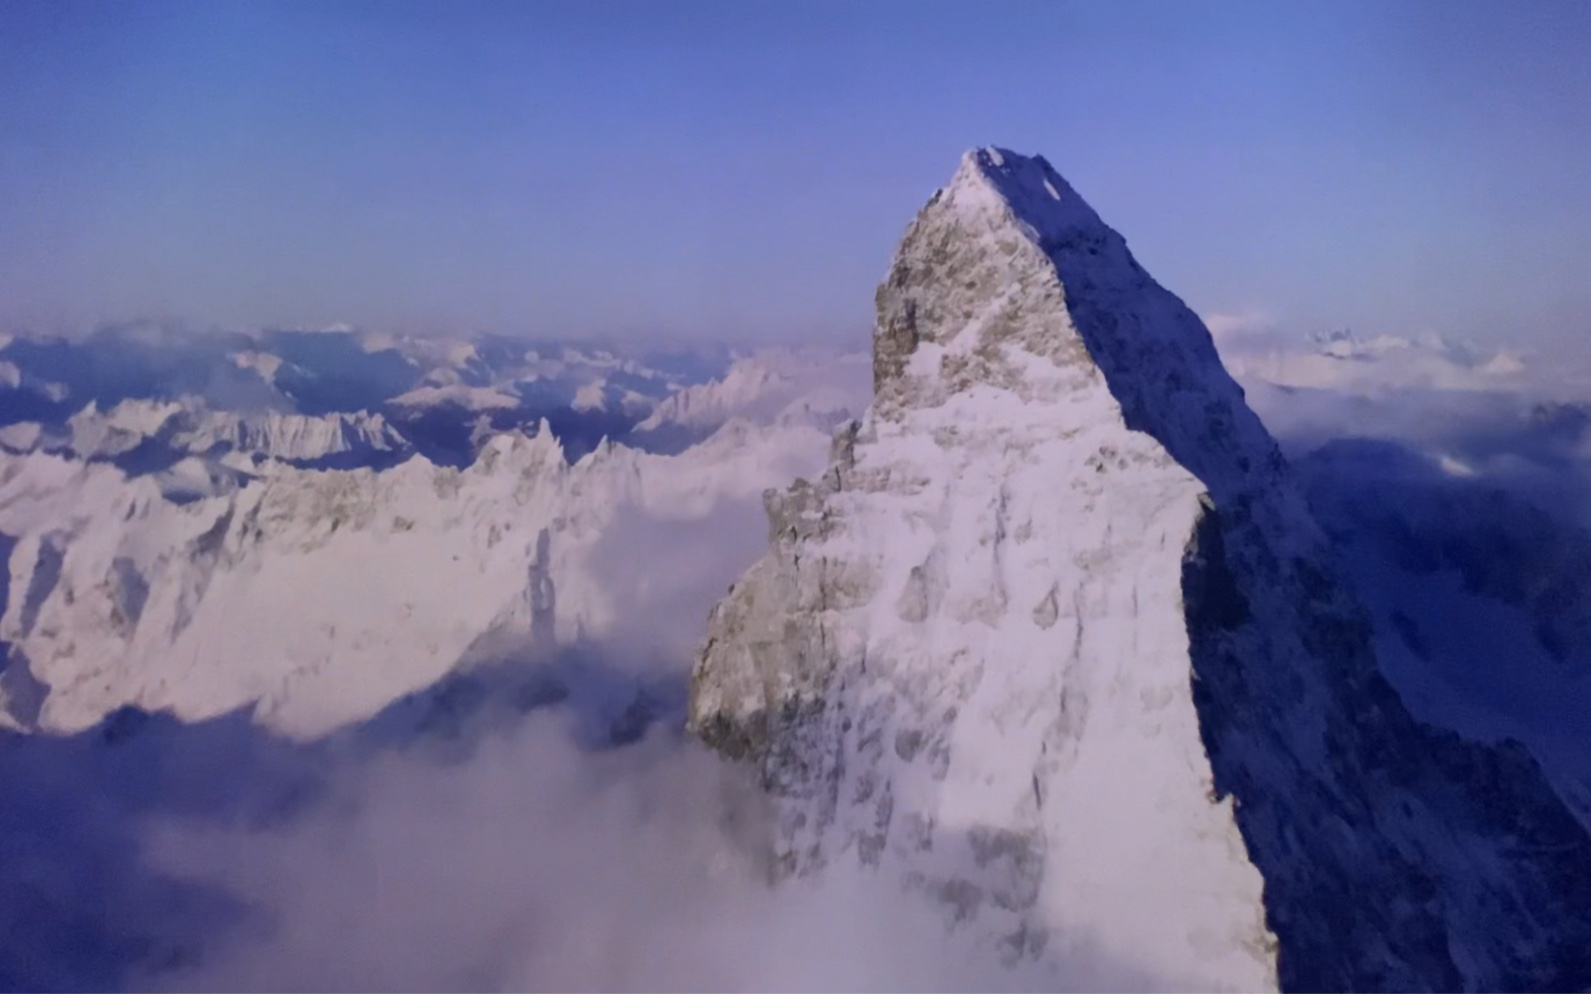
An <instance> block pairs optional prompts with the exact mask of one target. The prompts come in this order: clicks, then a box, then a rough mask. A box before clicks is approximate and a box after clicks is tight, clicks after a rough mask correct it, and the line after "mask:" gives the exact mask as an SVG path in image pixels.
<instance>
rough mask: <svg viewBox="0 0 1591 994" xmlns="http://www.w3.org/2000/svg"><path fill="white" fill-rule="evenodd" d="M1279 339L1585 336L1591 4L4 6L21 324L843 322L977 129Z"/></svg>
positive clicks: (797, 330)
mask: <svg viewBox="0 0 1591 994" xmlns="http://www.w3.org/2000/svg"><path fill="white" fill-rule="evenodd" d="M986 143H995V144H1001V145H1005V146H1008V147H1010V148H1013V149H1016V150H1018V151H1024V152H1042V153H1044V154H1045V155H1046V156H1047V157H1049V159H1050V160H1051V161H1052V162H1053V163H1054V164H1055V165H1056V167H1057V168H1058V169H1060V170H1061V172H1062V173H1064V174H1066V175H1067V176H1068V177H1069V178H1070V179H1071V181H1072V183H1073V184H1074V185H1075V186H1076V187H1077V188H1078V190H1079V191H1080V192H1081V193H1082V194H1083V195H1084V196H1085V197H1087V198H1088V199H1089V200H1090V201H1091V202H1092V203H1093V204H1094V206H1095V207H1096V208H1097V209H1098V210H1099V211H1100V213H1101V214H1102V215H1103V216H1104V217H1105V218H1106V220H1107V221H1109V222H1110V223H1111V224H1113V225H1114V226H1115V227H1116V228H1118V229H1119V230H1121V231H1122V232H1123V233H1124V234H1125V235H1126V236H1127V238H1128V241H1129V242H1130V243H1131V244H1132V246H1133V248H1134V250H1135V251H1136V253H1137V254H1138V256H1139V258H1140V260H1141V261H1142V262H1143V263H1144V264H1145V266H1146V267H1147V268H1148V269H1149V270H1150V271H1151V272H1152V273H1154V274H1155V275H1156V276H1157V277H1158V278H1159V279H1160V281H1161V282H1162V283H1164V284H1166V285H1167V286H1168V287H1170V288H1171V289H1172V290H1174V291H1175V292H1177V293H1179V294H1181V295H1182V296H1183V297H1184V299H1186V300H1187V301H1188V302H1189V303H1190V304H1192V305H1193V306H1194V307H1195V308H1196V309H1199V310H1201V311H1203V312H1207V313H1217V312H1218V313H1223V314H1248V315H1255V316H1258V317H1261V318H1263V319H1264V320H1267V321H1271V322H1274V323H1275V324H1276V325H1278V326H1279V327H1281V328H1283V329H1286V330H1293V331H1299V332H1303V331H1309V330H1314V329H1323V328H1328V327H1339V326H1343V325H1348V326H1352V327H1353V328H1354V329H1355V330H1358V331H1363V332H1365V333H1381V332H1405V333H1426V332H1441V333H1446V334H1449V335H1454V336H1456V337H1471V338H1479V339H1482V340H1509V341H1516V342H1524V343H1527V344H1536V345H1545V344H1549V343H1553V342H1568V341H1576V340H1584V339H1587V338H1591V278H1588V273H1587V268H1588V263H1591V2H1581V0H1529V2H1527V0H1508V2H1504V0H1497V2H1490V3H1483V2H1474V0H1428V2H1419V0H1364V2H1350V0H1331V2H1309V0H1260V2H1238V0H1230V2H1227V0H1211V2H1208V3H1199V2H1194V0H1167V2H1159V3H1156V2H1122V0H1098V2H1086V3H1085V2H1075V3H1074V2H1036V0H1033V2H1004V3H1002V2H996V0H983V2H973V0H966V2H956V3H948V2H934V0H910V2H891V0H857V2H850V3H839V2H818V0H784V2H777V3H776V2H763V0H737V2H728V0H725V2H705V0H704V2H687V0H634V2H616V0H615V2H607V0H577V2H576V0H571V2H533V0H521V2H501V3H484V2H473V3H472V2H464V0H436V2H432V3H417V2H407V0H370V2H353V0H347V2H338V0H300V2H291V0H278V2H263V0H262V2H255V3H242V2H227V0H192V2H133V0H117V2H110V0H105V2H99V3H85V2H78V0H38V2H27V0H3V2H0V326H12V327H16V328H33V329H38V330H46V331H64V330H73V329H79V328H82V327H85V326H88V325H92V324H94V323H97V322H101V321H106V320H121V319H129V318H135V317H141V316H143V317H148V316H160V317H166V318H180V319H185V320H187V321H190V322H193V323H198V324H205V325H208V324H221V325H231V326H237V325H242V326H260V325H321V324H327V323H331V322H338V321H348V322H353V323H356V324H362V325H366V326H371V327H387V328H393V329H397V330H407V331H419V330H427V329H434V330H443V331H463V330H470V329H482V330H496V331H504V332H518V333H527V334H574V335H583V334H589V333H595V334H603V335H609V334H613V335H626V334H634V333H645V332H656V333H666V334H669V335H671V336H673V335H682V334H683V335H702V336H711V337H729V338H735V339H746V338H755V339H759V340H772V339H777V340H786V341H789V340H794V339H798V338H832V337H834V336H836V335H850V336H856V337H857V339H858V340H860V336H861V335H862V334H865V332H866V330H867V328H868V327H869V326H870V323H871V313H870V310H871V300H872V291H873V287H874V284H875V283H876V281H877V280H878V278H879V277H880V276H881V275H882V274H883V272H884V270H885V268H886V266H887V263H888V259H889V254H890V251H891V249H892V247H893V245H894V243H895V241H896V240H897V239H898V238H899V236H900V234H901V231H902V230H903V228H904V227H905V224H906V222H907V221H908V220H909V219H910V217H911V215H912V213H913V212H914V211H915V210H916V209H917V208H918V207H919V206H920V205H921V204H922V202H923V201H924V200H925V199H926V197H927V196H928V195H929V194H930V193H931V192H932V191H933V189H934V188H935V187H936V186H938V185H940V184H941V183H942V182H944V181H945V180H946V179H947V178H948V177H949V175H950V173H951V171H952V170H953V169H954V168H955V165H956V162H957V159H958V156H959V155H960V153H961V152H962V151H963V150H964V149H965V148H967V147H969V146H972V145H976V144H986Z"/></svg>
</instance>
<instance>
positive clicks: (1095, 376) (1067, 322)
mask: <svg viewBox="0 0 1591 994" xmlns="http://www.w3.org/2000/svg"><path fill="white" fill-rule="evenodd" d="M877 303H878V310H879V315H878V324H877V327H876V330H875V332H874V367H873V368H874V386H875V392H876V395H877V398H878V404H877V408H876V412H877V413H878V414H879V415H880V416H883V417H898V416H899V415H900V413H901V412H902V411H904V410H905V409H908V408H917V409H934V408H938V407H941V406H943V405H945V404H946V402H947V400H949V399H950V398H951V397H952V396H955V395H963V399H961V400H959V401H958V402H957V403H954V404H952V405H951V407H952V410H951V411H950V412H949V416H950V417H951V418H953V419H955V420H957V421H965V420H966V419H967V418H968V417H969V415H971V416H973V417H974V419H975V418H976V415H977V413H978V411H979V410H980V409H981V408H983V407H986V406H987V403H988V401H987V400H977V399H976V398H972V397H970V395H972V394H976V395H977V396H979V397H984V398H988V397H992V396H997V395H999V394H1002V393H1008V394H1014V395H1015V399H1017V400H1020V402H1021V403H1020V405H1019V408H1020V409H1017V408H1018V405H1012V406H1013V410H1011V411H1006V412H1003V413H1001V414H999V415H998V417H999V418H1000V420H1001V422H1002V423H1003V424H1007V425H1009V424H1010V418H1011V417H1013V416H1015V417H1024V416H1025V417H1028V418H1030V419H1032V420H1034V421H1035V422H1036V423H1050V424H1053V423H1054V421H1053V419H1054V417H1055V414H1054V411H1053V410H1045V407H1046V406H1048V405H1054V404H1065V405H1071V404H1073V403H1075V401H1076V400H1077V398H1078V396H1079V395H1080V394H1085V393H1088V392H1090V391H1092V390H1095V389H1097V388H1098V387H1099V386H1100V385H1101V384H1103V386H1104V388H1105V389H1106V390H1107V391H1108V393H1109V395H1110V402H1107V403H1106V404H1105V409H1102V410H1101V411H1100V412H1099V413H1100V415H1101V416H1105V417H1109V418H1111V419H1112V420H1119V421H1120V422H1122V423H1124V424H1125V425H1126V426H1127V427H1128V428H1130V429H1133V430H1135V431H1143V432H1146V433H1147V434H1149V435H1151V436H1153V437H1154V438H1155V439H1156V440H1157V441H1158V442H1160V444H1161V445H1163V446H1164V447H1165V448H1166V449H1167V450H1168V451H1169V452H1170V454H1171V455H1172V456H1173V457H1174V458H1175V459H1176V460H1177V461H1178V462H1179V463H1181V464H1182V465H1183V466H1184V467H1186V468H1187V469H1189V470H1190V471H1192V472H1193V473H1194V474H1195V475H1196V476H1198V477H1199V478H1200V479H1201V480H1202V481H1203V482H1204V483H1205V485H1206V486H1209V487H1212V488H1220V489H1222V490H1229V489H1232V488H1233V487H1244V486H1245V485H1247V484H1253V483H1263V482H1265V481H1266V480H1268V479H1270V478H1271V477H1273V476H1274V475H1275V473H1276V472H1277V471H1278V468H1279V466H1280V462H1281V460H1280V455H1279V453H1278V451H1277V448H1276V445H1275V443H1274V442H1273V441H1272V440H1271V438H1270V436H1269V434H1268V433H1267V432H1266V431H1265V428H1264V427H1263V425H1262V424H1261V423H1260V421H1259V419H1258V418H1257V417H1256V416H1255V415H1254V413H1253V412H1252V411H1250V410H1249V409H1248V407H1247V405H1246V404H1244V402H1243V391H1242V389H1241V388H1240V387H1239V386H1238V384H1237V383H1236V381H1234V380H1233V379H1232V377H1231V376H1230V375H1229V374H1228V373H1227V371H1226V369H1225V367H1224V366H1223V365H1222V364H1221V359H1220V356H1219V354H1218V353H1217V352H1216V348H1215V343H1214V341H1213V339H1212V338H1211V337H1210V333H1209V332H1208V331H1207V330H1206V329H1205V327H1204V325H1203V323H1202V322H1201V321H1200V320H1199V318H1198V316H1197V315H1196V314H1194V313H1193V311H1192V310H1190V309H1189V308H1188V307H1187V306H1186V305H1185V304H1183V302H1182V301H1181V300H1180V299H1179V298H1177V297H1176V296H1175V295H1174V294H1172V293H1170V292H1168V291H1167V290H1165V289H1164V288H1163V287H1161V286H1160V285H1159V284H1158V283H1156V282H1155V281H1154V280H1153V279H1151V278H1150V277H1149V275H1148V274H1147V273H1146V272H1144V270H1143V268H1142V267H1141V266H1139V265H1138V262H1137V260H1135V259H1134V258H1133V256H1132V253H1131V252H1130V251H1129V250H1128V248H1127V243H1126V240H1125V239H1123V238H1122V236H1121V235H1120V234H1118V233H1117V232H1116V231H1114V230H1113V229H1111V228H1110V227H1109V226H1108V225H1106V224H1105V223H1104V221H1102V220H1101V219H1100V217H1099V215H1098V214H1096V213H1095V212H1094V210H1093V208H1091V207H1090V206H1088V204H1087V202H1086V201H1084V200H1083V198H1082V197H1081V196H1079V195H1078V194H1077V192H1076V191H1075V190H1073V189H1072V187H1071V186H1070V184H1068V183H1067V182H1066V180H1065V179H1063V178H1062V177H1061V176H1060V174H1059V173H1057V172H1056V171H1055V170H1054V169H1053V168H1052V167H1051V166H1050V164H1049V163H1048V162H1046V161H1045V160H1044V159H1043V158H1042V157H1038V156H1035V157H1031V158H1030V157H1026V156H1021V155H1017V154H1016V153H1014V152H1008V151H1005V150H1003V149H995V148H984V149H977V150H974V151H971V152H968V153H967V154H966V156H964V157H963V159H962V162H961V167H960V169H958V170H957V172H956V175H955V177H954V178H953V179H952V180H951V182H950V184H949V185H948V186H946V187H945V188H943V189H942V190H940V191H939V192H938V193H936V194H935V195H934V197H933V198H932V199H930V201H929V202H928V204H927V206H925V207H924V208H923V210H922V211H921V212H920V213H919V214H918V216H917V218H916V220H914V221H913V222H912V224H911V226H910V227H909V228H908V229H907V232H906V235H905V237H904V238H903V240H902V242H901V245H900V248H899V250H898V251H897V253H896V256H895V260H894V263H893V265H892V267H891V270H890V272H889V275H888V276H887V277H886V278H885V281H884V283H883V285H882V286H880V288H879V292H878V297H877ZM1023 411H1025V412H1026V414H1025V415H1024V414H1023V413H1022V412H1023ZM1069 427H1071V428H1074V429H1075V428H1076V427H1078V426H1077V425H1075V424H1073V425H1070V426H1069ZM1251 477H1254V479H1251Z"/></svg>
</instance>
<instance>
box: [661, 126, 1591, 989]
mask: <svg viewBox="0 0 1591 994" xmlns="http://www.w3.org/2000/svg"><path fill="white" fill-rule="evenodd" d="M877 305H878V321H877V326H876V330H875V335H874V356H873V365H874V382H875V401H874V404H873V407H872V408H871V409H870V410H869V412H868V414H867V415H866V416H865V417H864V418H863V419H862V420H861V421H860V422H859V423H856V424H853V425H851V426H849V427H848V428H847V429H845V430H842V432H841V433H840V434H839V435H838V436H837V438H836V441H835V445H834V451H833V456H832V462H831V465H830V467H829V469H828V471H827V472H826V473H824V474H823V476H822V477H820V478H819V479H818V480H817V481H816V482H814V483H807V482H804V481H803V482H798V483H797V484H796V486H794V487H793V488H791V489H790V490H789V491H787V492H785V493H776V494H772V495H770V497H769V499H768V512H769V517H770V543H771V547H770V549H769V551H768V553H767V555H766V556H765V557H764V558H763V559H762V560H761V561H760V562H759V563H758V564H756V565H755V566H753V567H752V568H751V570H749V571H748V572H747V573H746V574H745V575H744V576H743V577H742V578H741V580H740V581H739V582H738V583H737V584H736V585H735V587H734V588H732V590H731V592H730V594H729V596H728V597H727V598H726V599H725V600H724V601H723V602H722V603H721V604H720V605H719V606H718V607H717V608H716V609H715V611H714V613H713V616H712V618H711V620H710V623H709V632H708V639H707V642H706V645H705V647H704V649H703V651H702V653H701V655H700V657H699V659H698V663H697V668H696V672H695V676H694V679H693V685H692V698H691V726H692V728H693V729H694V730H695V731H696V732H697V733H698V734H699V735H700V736H702V737H703V738H704V739H705V740H706V741H707V742H708V743H709V744H711V745H712V746H714V747H715V748H717V749H719V750H720V751H722V752H724V753H725V754H727V755H730V756H734V757H738V758H744V759H747V760H750V761H752V762H754V763H756V764H757V765H758V767H759V769H760V772H761V776H762V779H763V782H764V783H765V784H766V785H767V787H768V790H769V791H770V794H771V795H772V799H773V802H774V806H775V810H776V818H775V824H776V829H775V847H776V852H777V857H778V866H779V868H780V871H781V872H782V873H783V874H786V875H789V874H795V875H806V874H822V873H825V872H827V869H828V868H831V867H835V866H837V865H840V864H850V863H858V864H860V865H862V866H865V867H870V868H872V869H874V870H876V871H878V872H883V873H888V874H891V875H893V876H895V877H897V878H898V879H899V881H900V882H901V884H902V886H904V887H907V888H908V889H912V890H915V891H918V892H920V893H921V894H922V896H923V899H924V900H925V901H929V902H933V903H936V904H938V905H939V906H941V907H942V908H943V910H944V912H945V915H946V918H947V921H949V922H950V923H952V924H953V925H954V928H955V932H956V934H957V935H960V936H963V937H970V938H972V939H973V940H974V941H977V942H981V943H983V944H984V945H985V946H986V947H988V948H990V949H993V950H996V951H998V953H999V954H1000V955H1001V956H1002V957H1003V958H1004V959H1005V960H1006V961H1007V962H1010V963H1012V964H1018V963H1025V964H1028V965H1029V966H1031V967H1033V968H1037V969H1040V970H1043V969H1054V970H1057V971H1058V970H1059V969H1060V964H1061V963H1062V962H1064V959H1065V957H1066V954H1067V951H1068V949H1069V948H1070V946H1071V944H1072V943H1074V942H1082V941H1086V942H1091V943H1094V944H1096V945H1099V946H1101V947H1103V948H1104V949H1105V950H1107V951H1109V952H1112V953H1119V954H1121V955H1123V956H1128V957H1131V958H1132V960H1133V961H1134V962H1136V963H1139V964H1141V965H1143V966H1144V967H1146V968H1147V969H1150V970H1152V971H1153V972H1154V973H1155V974H1156V975H1157V976H1158V977H1159V978H1161V979H1162V980H1163V981H1164V982H1166V983H1168V984H1172V985H1177V986H1183V985H1193V986H1196V987H1200V988H1205V987H1234V988H1241V989H1254V988H1259V987H1264V986H1269V985H1272V984H1276V983H1280V984H1281V985H1283V986H1285V987H1289V988H1299V987H1302V988H1308V989H1338V988H1342V989H1348V988H1359V987H1377V988H1383V987H1396V988H1404V987H1408V988H1429V987H1442V988H1453V987H1521V986H1525V987H1539V986H1549V987H1573V988H1576V989H1579V988H1581V987H1584V986H1586V985H1587V984H1591V954H1587V953H1585V952H1584V950H1586V949H1587V948H1591V872H1588V871H1587V869H1586V867H1587V866H1591V837H1588V836H1587V834H1586V830H1585V828H1584V827H1583V826H1582V825H1581V824H1580V823H1579V822H1578V821H1576V820H1575V818H1574V816H1573V815H1572V814H1571V813H1570V812H1569V811H1568V809H1567V808H1566V807H1565V806H1564V805H1563V803H1562V801H1561V800H1560V799H1559V798H1558V797H1557V796H1556V795H1555V794H1554V793H1553V791H1552V789H1551V787H1549V786H1548V784H1547V782H1546V780H1545V778H1544V777H1543V776H1542V774H1541V771H1540V769H1539V768H1538V767H1537V766H1536V764H1535V763H1534V761H1533V760H1532V759H1531V758H1530V756H1529V755H1528V754H1526V753H1525V752H1524V751H1523V750H1522V749H1520V748H1518V747H1517V746H1514V745H1503V746H1495V747H1494V746H1483V745H1477V744H1474V743H1470V742H1466V741H1464V740H1462V739H1460V738H1459V737H1457V736H1456V735H1453V734H1451V733H1448V732H1442V731H1436V730H1434V729H1432V728H1429V727H1427V726H1424V725H1421V724H1419V723H1417V722H1415V721H1414V720H1413V719H1412V718H1411V717H1410V715H1409V714H1408V712H1407V710H1406V709H1404V707H1403V705H1402V703H1401V701H1400V700H1399V698H1398V696H1397V694H1396V693H1395V692H1394V691H1393V690H1392V689H1391V687H1390V686H1389V685H1388V684H1387V682H1386V681H1385V679H1384V678H1383V677H1382V675H1381V673H1380V669H1379V666H1378V664H1377V661H1376V658H1375V656H1374V652H1373V649H1372V645H1371V642H1370V639H1369V630H1368V626H1367V625H1366V623H1365V621H1364V612H1363V609H1362V608H1361V607H1360V605H1359V604H1358V603H1357V601H1356V600H1355V598H1354V597H1353V596H1352V594H1351V593H1349V592H1348V590H1347V589H1346V587H1345V586H1344V584H1343V583H1342V581H1341V579H1340V578H1339V569H1338V566H1337V563H1336V560H1335V558H1334V555H1333V552H1332V549H1331V547H1330V545H1329V542H1328V540H1327V539H1326V537H1325V535H1324V534H1323V533H1322V531H1321V529H1320V528H1319V527H1318V526H1317V525H1316V523H1315V522H1314V520H1313V518H1312V517H1311V515H1310V513H1309V511H1308V508H1307V505H1306V504H1305V502H1304V500H1303V499H1302V497H1301V495H1300V493H1299V491H1298V487H1297V485H1296V484H1295V482H1294V480H1293V476H1292V472H1291V470H1290V467H1289V466H1288V465H1287V463H1286V461H1285V460H1284V459H1283V457H1282V455H1281V453H1280V451H1279V449H1278V448H1277V446H1276V443H1275V442H1274V441H1273V440H1272V438H1271V437H1270V435H1269V434H1268V433H1267V431H1266V430H1265V428H1264V426H1263V425H1262V424H1261V423H1260V421H1259V419H1258V418H1257V417H1256V416H1255V415H1254V413H1253V412H1252V411H1251V410H1250V409H1249V408H1248V406H1247V405H1246V403H1245V402H1244V397H1243V392H1242V390H1241V389H1240V388H1239V387H1238V385H1237V383H1236V382H1235V381H1234V380H1233V379H1232V377H1231V376H1230V375H1229V374H1228V373H1227V371H1226V369H1225V368H1224V367H1223V365H1222V363H1221V359H1220V357H1219V355H1218V354H1217V351H1216V348H1215V344H1214V342H1213V341H1212V339H1211V336H1210V334H1209V332H1208V331H1207V330H1206V329H1205V327H1204V325H1203V324H1202V323H1201V322H1200V320H1199V318H1198V317H1197V316H1196V315H1195V314H1194V313H1193V312H1192V311H1191V310H1189V309H1188V308H1187V307H1186V306H1185V305H1184V304H1183V303H1182V301H1181V300H1179V299H1178V298H1176V297H1175V296H1174V295H1172V294H1171V293H1169V292H1168V291H1166V290H1165V289H1163V288H1162V287H1160V286H1159V285H1158V284H1157V283H1155V282H1154V280H1153V279H1151V278H1150V277H1149V275H1148V274H1147V273H1145V272H1144V270H1143V269H1142V267H1140V266H1139V265H1138V263H1137V262H1136V260H1134V259H1133V257H1132V254H1131V253H1130V252H1129V251H1128V249H1127V246H1126V243H1125V241H1124V240H1123V239H1122V237H1121V236H1120V235H1119V234H1117V233H1116V232H1115V231H1114V230H1112V229H1111V228H1109V227H1108V226H1107V225H1105V224H1104V222H1103V221H1102V220H1101V219H1100V218H1099V216H1098V215H1097V214H1096V213H1095V212H1094V211H1093V209H1092V208H1090V207H1089V206H1088V204H1087V203H1086V202H1084V201H1083V199H1082V198H1081V197H1080V196H1078V194H1077V193H1076V192H1075V190H1073V189H1072V187H1071V186H1070V185H1069V184H1067V183H1066V181H1065V180H1064V179H1062V178H1061V176H1060V175H1059V174H1058V173H1056V172H1055V170H1054V169H1053V168H1051V167H1050V165H1049V164H1048V163H1047V162H1045V161H1044V160H1043V159H1042V158H1037V157H1032V158H1029V157H1026V156H1020V155H1016V154H1014V153H1011V152H1008V151H1006V150H1003V149H996V148H984V149H976V150H974V151H972V152H969V153H968V154H967V155H966V156H965V157H964V158H963V160H962V162H961V165H960V168H959V169H958V170H957V172H956V174H955V176H954V177H953V179H952V180H951V182H950V183H949V184H948V185H947V186H946V187H945V188H943V189H941V190H940V191H939V192H937V193H936V194H934V196H933V197H932V198H931V199H930V200H929V202H928V204H927V206H925V207H924V208H923V210H922V211H921V212H920V213H919V214H918V216H917V218H916V219H915V220H914V221H913V222H912V224H911V225H910V227H909V228H908V229H907V232H906V234H905V237H904V238H903V240H902V243H901V246H900V248H899V250H898V251H897V253H896V256H895V259H894V262H893V264H892V266H891V269H890V271H889V274H888V275H887V276H886V278H885V280H884V282H883V284H882V285H881V286H880V288H879V291H878V295H877ZM1146 908H1152V909H1154V913H1153V914H1146V913H1145V909H1146ZM1527 909H1528V910H1527Z"/></svg>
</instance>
